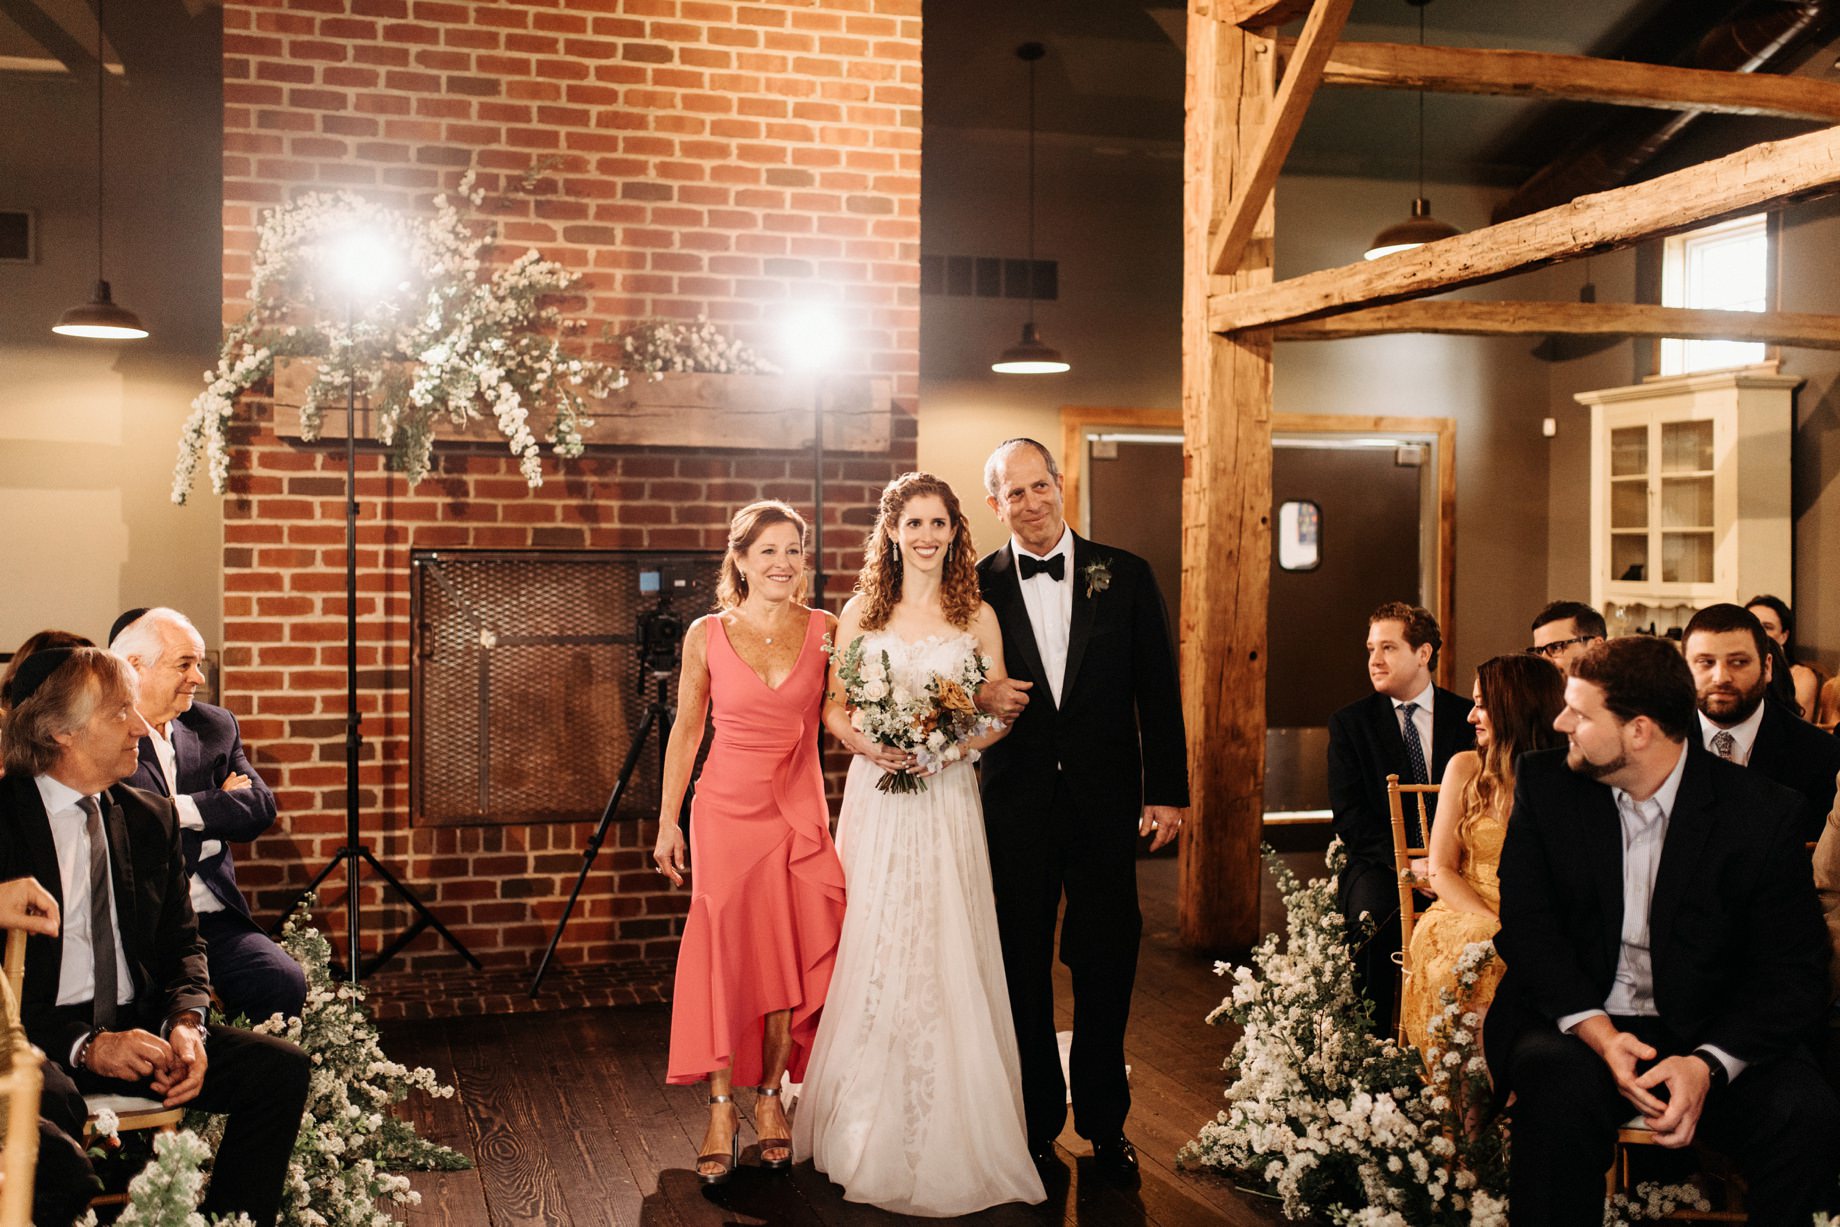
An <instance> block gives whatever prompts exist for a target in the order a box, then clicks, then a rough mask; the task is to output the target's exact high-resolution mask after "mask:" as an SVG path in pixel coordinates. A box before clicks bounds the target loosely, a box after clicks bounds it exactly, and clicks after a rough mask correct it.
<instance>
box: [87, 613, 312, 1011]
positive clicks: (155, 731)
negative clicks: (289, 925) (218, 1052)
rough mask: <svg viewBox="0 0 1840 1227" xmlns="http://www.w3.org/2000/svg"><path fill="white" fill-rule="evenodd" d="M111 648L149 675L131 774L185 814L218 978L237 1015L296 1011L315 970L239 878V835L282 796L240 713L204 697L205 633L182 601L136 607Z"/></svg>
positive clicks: (189, 865)
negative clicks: (256, 914) (250, 744)
mask: <svg viewBox="0 0 1840 1227" xmlns="http://www.w3.org/2000/svg"><path fill="white" fill-rule="evenodd" d="M109 648H110V650H111V651H113V652H114V653H115V654H116V655H117V656H120V657H122V658H123V659H125V660H126V661H127V662H128V663H129V664H130V665H133V666H134V671H135V673H136V674H138V675H139V677H140V713H141V717H142V719H144V720H146V722H147V725H148V733H147V735H146V736H145V737H143V738H141V745H140V762H139V764H138V765H137V766H136V767H135V770H134V774H133V775H131V776H129V777H128V780H127V782H128V783H129V784H131V785H133V786H134V787H136V788H143V789H146V790H147V791H148V792H152V793H158V794H159V795H161V796H165V797H170V798H172V801H173V807H174V809H175V810H176V811H177V813H178V815H179V844H180V847H181V848H182V849H183V850H184V853H185V868H186V872H187V874H188V875H189V882H190V892H191V900H192V911H193V912H195V913H196V914H197V916H198V932H199V934H200V935H201V936H202V937H203V938H204V941H205V947H206V949H207V950H208V951H209V953H210V959H211V985H212V987H213V988H215V989H216V990H217V995H218V997H219V999H221V1000H222V1001H223V1003H224V1012H225V1013H226V1014H228V1015H229V1016H231V1017H232V1018H234V1017H236V1016H237V1015H239V1014H240V1015H243V1016H245V1017H247V1018H250V1019H252V1020H254V1021H256V1022H261V1021H263V1020H264V1019H266V1018H268V1017H269V1016H270V1015H272V1014H280V1015H281V1016H282V1017H283V1018H291V1017H294V1016H296V1015H298V1014H299V1013H300V1007H301V1005H302V1004H303V1003H304V1002H305V1001H306V999H307V977H306V973H305V972H303V971H302V970H301V968H300V964H298V963H296V962H295V961H294V960H293V959H292V958H291V957H289V955H288V953H287V952H286V951H285V950H283V949H282V948H281V947H280V946H278V945H276V944H275V942H274V940H273V939H272V938H270V937H269V936H268V934H267V933H266V932H264V931H263V930H262V928H261V926H260V925H258V924H256V922H255V920H254V919H253V918H252V917H251V916H250V914H249V903H248V901H247V900H245V899H244V898H243V892H242V891H241V890H239V889H238V888H237V885H236V864H235V862H234V861H233V860H232V859H231V856H230V844H231V843H233V842H234V843H245V842H247V841H249V840H252V839H254V838H255V837H256V836H258V835H260V834H262V833H263V832H264V831H266V830H268V828H269V827H271V826H273V825H274V822H275V794H274V793H273V792H271V791H269V787H268V785H267V784H265V783H263V782H262V777H261V776H259V775H257V774H256V772H255V768H253V767H251V766H250V765H249V760H248V759H247V758H246V757H244V755H243V739H242V736H241V734H240V733H239V732H238V730H237V725H236V717H235V716H232V715H231V714H230V713H229V712H227V711H225V710H224V709H223V708H221V707H213V706H212V705H211V704H209V703H200V702H197V701H196V698H195V695H196V694H197V691H198V688H199V687H200V686H202V685H203V684H204V674H203V673H202V672H200V670H199V666H200V664H202V663H203V660H204V639H203V637H202V636H201V635H199V633H198V628H197V627H195V626H193V625H192V623H191V620H190V619H188V618H187V617H186V616H185V615H184V614H182V613H179V612H178V611H177V610H173V609H132V610H129V611H128V612H127V613H125V614H123V615H122V616H121V617H120V618H118V619H117V620H116V622H115V627H114V631H113V633H112V634H111V635H110V637H109Z"/></svg>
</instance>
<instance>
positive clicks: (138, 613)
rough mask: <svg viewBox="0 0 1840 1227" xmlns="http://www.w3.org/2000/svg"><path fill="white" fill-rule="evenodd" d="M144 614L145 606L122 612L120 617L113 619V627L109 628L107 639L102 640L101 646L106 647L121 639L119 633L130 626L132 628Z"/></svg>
mask: <svg viewBox="0 0 1840 1227" xmlns="http://www.w3.org/2000/svg"><path fill="white" fill-rule="evenodd" d="M146 613H147V606H145V605H143V606H141V607H140V608H139V609H127V610H123V611H122V615H121V617H119V618H117V619H115V625H113V626H111V627H109V637H108V638H107V639H105V640H103V646H104V647H108V646H109V645H110V644H112V643H114V642H115V641H116V640H117V639H119V638H121V633H122V632H123V631H125V630H127V629H128V628H129V627H130V626H133V625H134V624H135V623H136V622H139V621H140V620H141V618H142V617H143V616H144V615H145V614H146Z"/></svg>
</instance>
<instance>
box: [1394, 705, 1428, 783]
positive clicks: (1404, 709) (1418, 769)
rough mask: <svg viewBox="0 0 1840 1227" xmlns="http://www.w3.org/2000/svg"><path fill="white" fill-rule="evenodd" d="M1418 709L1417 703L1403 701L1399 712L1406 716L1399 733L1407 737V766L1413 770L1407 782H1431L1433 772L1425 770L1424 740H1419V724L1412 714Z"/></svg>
mask: <svg viewBox="0 0 1840 1227" xmlns="http://www.w3.org/2000/svg"><path fill="white" fill-rule="evenodd" d="M1417 710H1418V704H1416V703H1401V704H1400V705H1399V714H1400V715H1402V716H1404V717H1405V719H1404V720H1403V721H1402V722H1401V724H1402V727H1401V728H1400V730H1399V733H1400V736H1402V737H1404V738H1405V741H1406V766H1407V768H1409V769H1410V770H1411V772H1412V778H1411V779H1410V780H1407V781H1406V782H1407V783H1408V784H1429V783H1430V782H1431V773H1430V772H1429V771H1426V770H1425V746H1424V743H1423V742H1421V741H1419V739H1418V725H1417V724H1416V723H1414V722H1413V720H1412V715H1413V713H1414V712H1416V711H1417Z"/></svg>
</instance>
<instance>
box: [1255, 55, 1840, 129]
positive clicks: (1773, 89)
mask: <svg viewBox="0 0 1840 1227" xmlns="http://www.w3.org/2000/svg"><path fill="white" fill-rule="evenodd" d="M1278 45H1279V47H1280V49H1281V51H1282V53H1283V54H1284V55H1285V56H1286V57H1289V56H1292V55H1294V54H1296V47H1297V45H1298V44H1297V43H1296V42H1295V41H1294V40H1291V39H1282V40H1280V41H1279V44H1278ZM1322 82H1323V84H1324V85H1337V86H1368V87H1372V88H1376V89H1414V90H1416V89H1428V90H1435V91H1437V92H1439V93H1446V94H1500V95H1505V96H1507V97H1511V98H1555V99H1569V100H1571V101H1573V102H1605V103H1610V104H1612V105H1615V106H1632V107H1653V108H1656V109H1659V110H1664V111H1717V112H1720V113H1723V114H1727V115H1767V116H1771V117H1773V118H1777V119H1803V120H1815V121H1818V122H1821V123H1840V83H1835V82H1831V81H1819V80H1815V79H1813V78H1810V77H1787V76H1779V75H1776V74H1773V73H1744V72H1715V71H1711V70H1708V69H1704V68H1674V67H1670V66H1668V65H1665V64H1637V63H1631V62H1629V61H1627V60H1602V59H1594V58H1592V57H1589V56H1582V55H1549V54H1547V53H1545V52H1540V51H1493V50H1480V49H1474V48H1469V47H1418V46H1412V45H1410V44H1405V43H1340V44H1338V45H1337V46H1336V48H1335V50H1334V51H1333V52H1331V53H1330V56H1329V61H1328V63H1327V64H1325V65H1324V67H1323V75H1322Z"/></svg>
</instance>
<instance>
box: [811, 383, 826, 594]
mask: <svg viewBox="0 0 1840 1227" xmlns="http://www.w3.org/2000/svg"><path fill="white" fill-rule="evenodd" d="M811 568H812V604H814V605H816V606H817V607H818V608H819V609H823V608H824V377H823V376H822V375H819V374H818V373H817V372H816V371H814V372H812V376H811Z"/></svg>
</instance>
